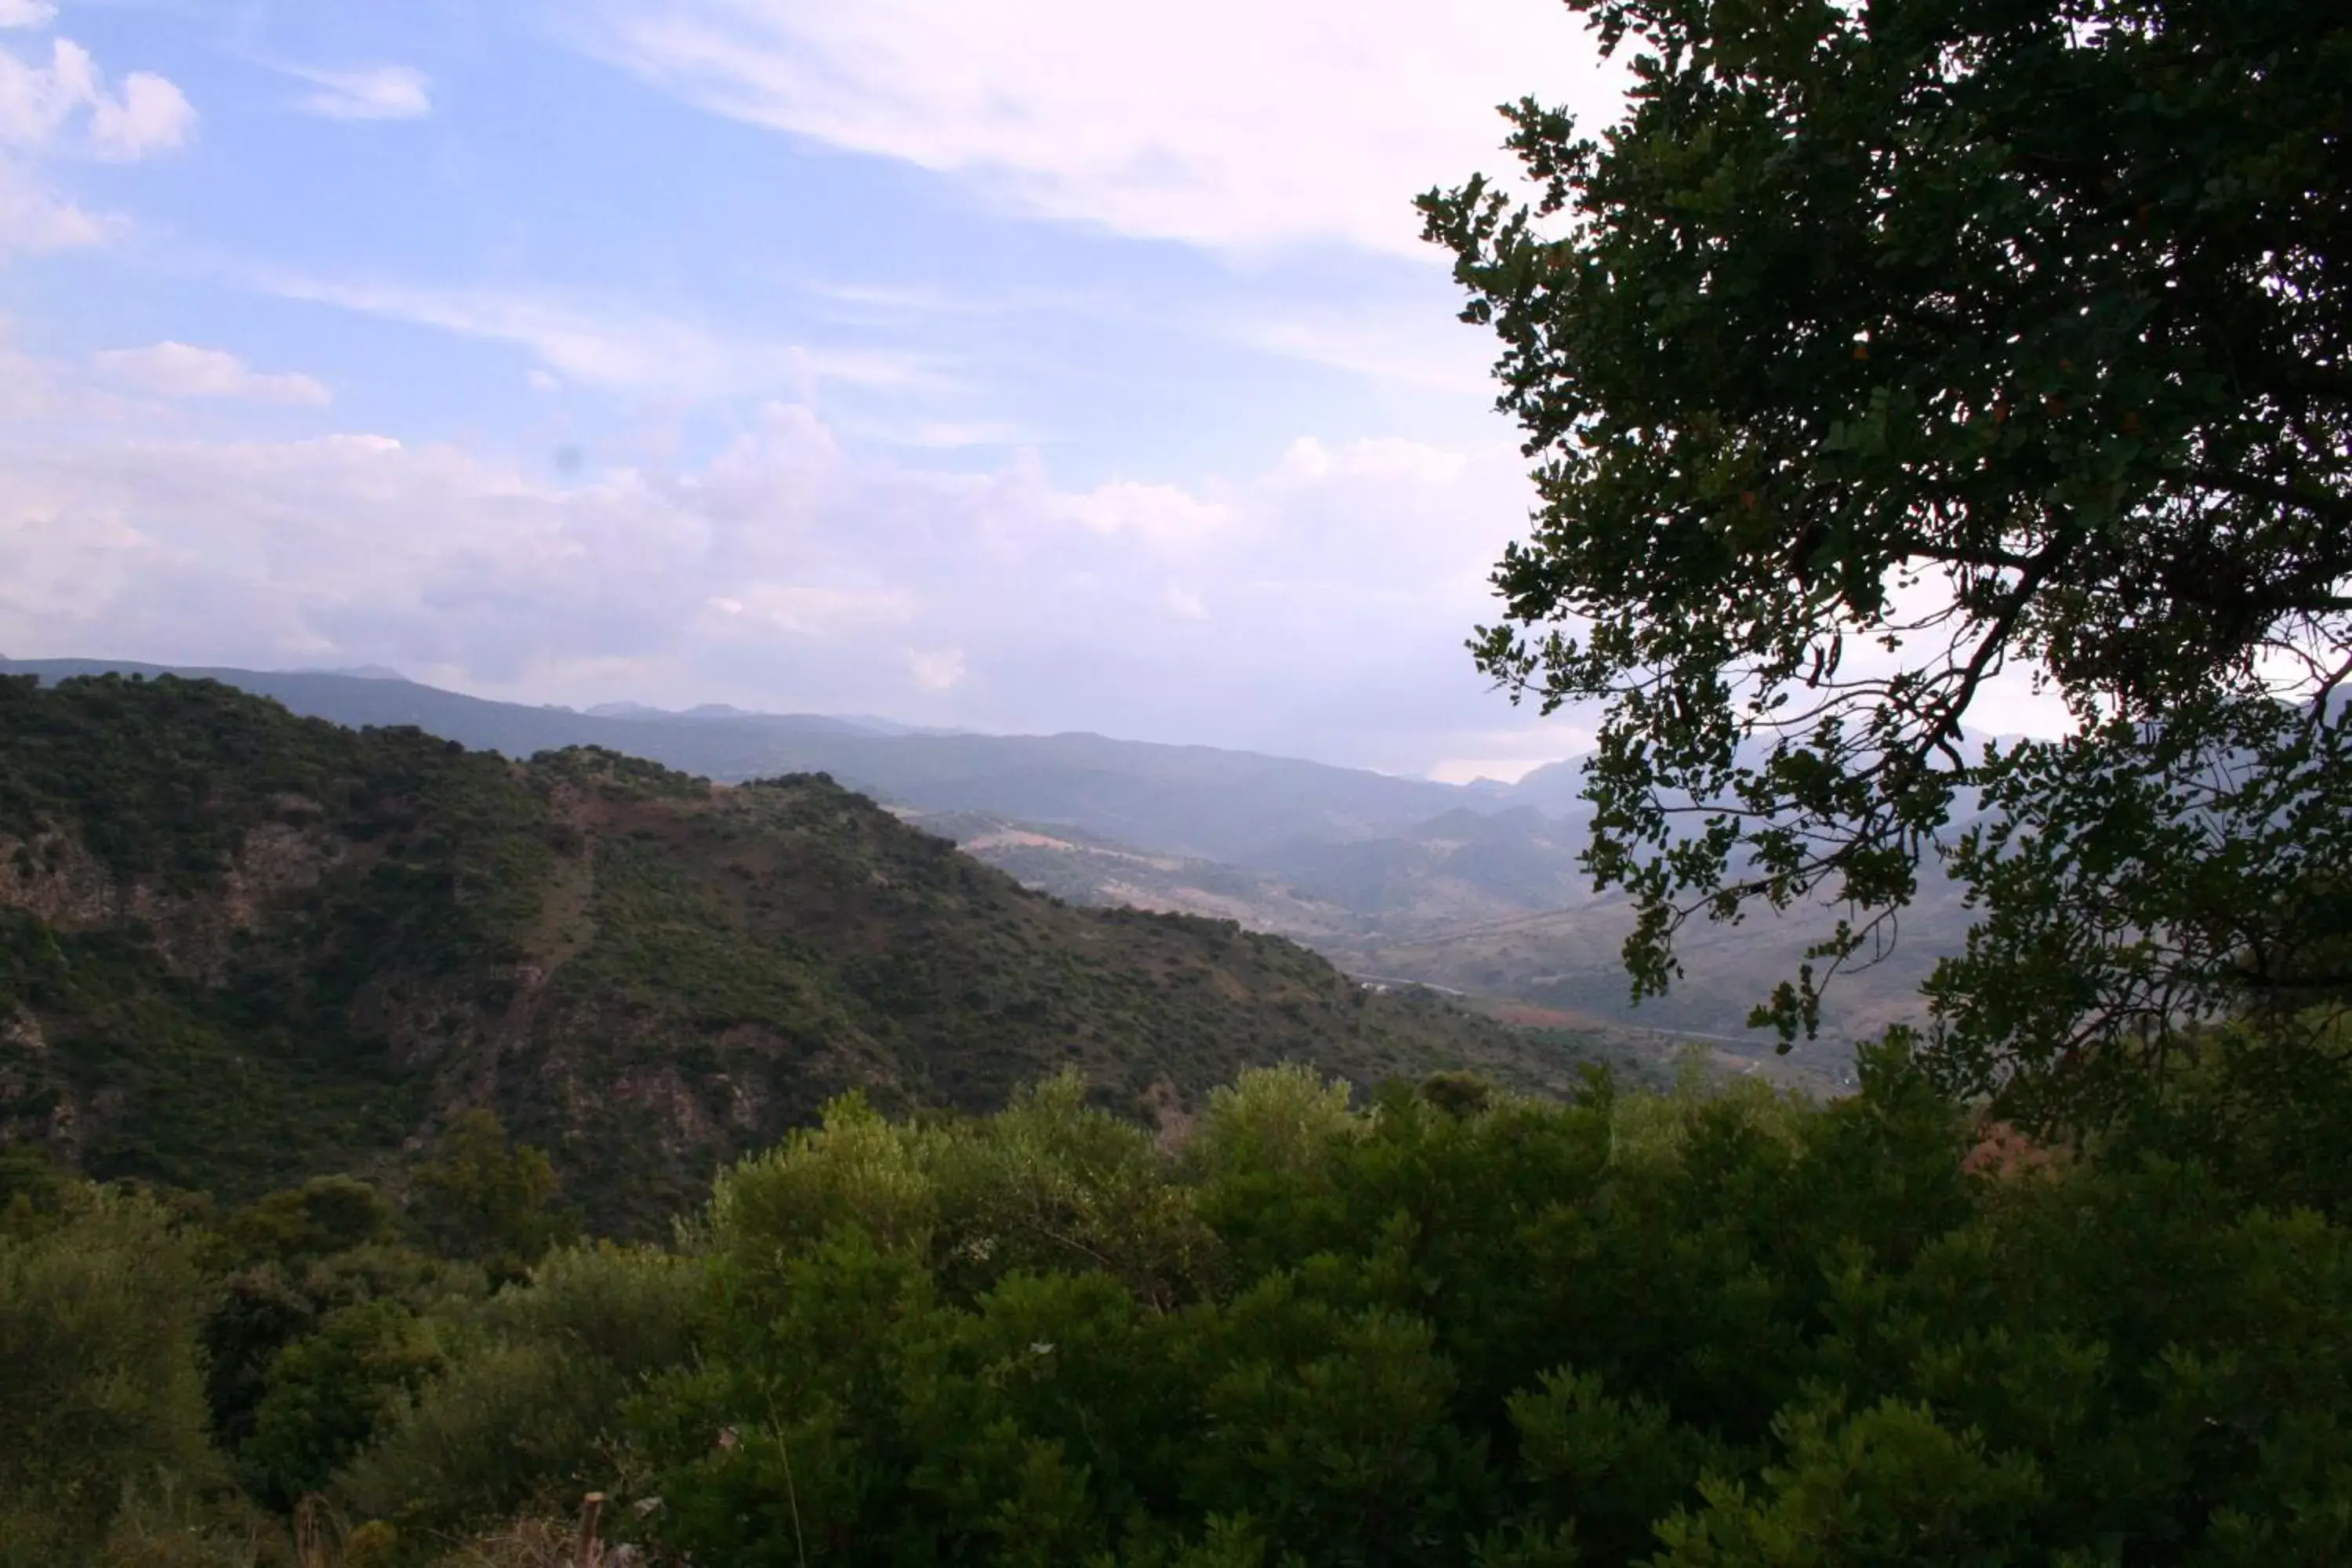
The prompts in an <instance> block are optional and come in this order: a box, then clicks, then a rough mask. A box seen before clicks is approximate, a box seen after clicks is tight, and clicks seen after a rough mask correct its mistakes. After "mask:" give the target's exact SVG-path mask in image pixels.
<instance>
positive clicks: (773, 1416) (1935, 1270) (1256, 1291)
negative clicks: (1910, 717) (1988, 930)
mask: <svg viewBox="0 0 2352 1568" xmlns="http://www.w3.org/2000/svg"><path fill="white" fill-rule="evenodd" d="M2281 1048H2299V1047H2281ZM1457 1089H1458V1086H1457V1085H1453V1084H1446V1085H1442V1086H1441V1087H1440V1089H1439V1093H1438V1099H1439V1100H1441V1101H1443V1103H1435V1102H1433V1101H1432V1100H1428V1099H1425V1098H1423V1097H1421V1096H1416V1095H1413V1094H1411V1093H1407V1092H1404V1091H1402V1090H1398V1091H1392V1092H1390V1093H1389V1094H1387V1095H1385V1096H1384V1097H1383V1098H1382V1099H1381V1100H1380V1102H1379V1104H1378V1105H1377V1107H1376V1108H1375V1109H1374V1110H1372V1111H1371V1112H1370V1114H1369V1115H1367V1114H1364V1113H1360V1112H1356V1111H1351V1110H1349V1108H1348V1106H1347V1102H1346V1099H1345V1097H1344V1095H1343V1094H1335V1093H1333V1092H1331V1091H1330V1090H1328V1089H1324V1088H1322V1087H1321V1086H1319V1085H1318V1084H1317V1083H1316V1082H1315V1080H1314V1079H1312V1078H1311V1077H1307V1076H1304V1075H1298V1074H1271V1075H1258V1076H1255V1077H1253V1078H1251V1079H1246V1080H1244V1082H1243V1083H1242V1084H1240V1085H1239V1086H1237V1087H1236V1088H1235V1089H1234V1090H1232V1091H1229V1092H1227V1093H1224V1094H1222V1095H1220V1096H1219V1097H1218V1099H1217V1100H1216V1101H1215V1103H1214V1105H1213V1108H1212V1109H1211V1110H1210V1112H1209V1115H1208V1117H1207V1120H1206V1121H1205V1122H1204V1124H1203V1125H1202V1129H1201V1130H1200V1132H1199V1135H1198V1138H1197V1141H1196V1142H1194V1143H1193V1144H1192V1147H1191V1148H1190V1149H1189V1150H1188V1151H1187V1152H1186V1153H1185V1155H1184V1156H1183V1157H1182V1158H1181V1161H1180V1162H1178V1163H1174V1164H1169V1163H1157V1162H1155V1161H1153V1160H1152V1159H1151V1158H1150V1156H1149V1154H1148V1152H1145V1151H1143V1150H1140V1149H1136V1150H1133V1151H1131V1152H1120V1150H1119V1148H1118V1140H1117V1138H1116V1137H1115V1136H1113V1134H1112V1128H1111V1127H1110V1126H1109V1125H1108V1124H1103V1123H1099V1122H1097V1121H1095V1120H1094V1115H1095V1113H1092V1112H1089V1111H1087V1110H1086V1109H1085V1107H1084V1106H1083V1105H1082V1104H1081V1103H1079V1101H1078V1100H1076V1098H1075V1096H1074V1094H1073V1086H1064V1087H1062V1088H1059V1089H1048V1090H1046V1091H1044V1092H1043V1093H1041V1094H1040V1095H1038V1096H1037V1097H1034V1098H1032V1099H1029V1100H1024V1101H1023V1102H1022V1103H1021V1104H1020V1105H1019V1106H1018V1107H1016V1108H1015V1109H1014V1110H1013V1111H1011V1112H1009V1113H1008V1114H1007V1115H1006V1116H1004V1117H1003V1118H999V1119H997V1120H995V1121H990V1122H983V1123H977V1124H946V1125H935V1126H916V1125H905V1124H898V1125H894V1124H892V1123H889V1122H887V1121H882V1120H881V1119H879V1118H877V1117H876V1116H875V1115H874V1114H873V1113H872V1112H871V1111H868V1110H864V1109H863V1108H861V1107H858V1106H856V1105H854V1104H851V1105H845V1106H843V1107H841V1108H839V1109H838V1110H836V1112H835V1114H834V1116H833V1117H832V1119H831V1120H830V1121H828V1123H827V1125H826V1128H825V1129H824V1131H822V1132H819V1133H814V1134H807V1135H803V1137H801V1138H799V1139H797V1140H796V1141H795V1142H793V1144H792V1145H791V1146H790V1147H788V1148H787V1149H785V1150H782V1151H780V1152H778V1153H777V1154H775V1155H772V1156H769V1157H766V1158H764V1159H761V1160H759V1161H755V1162H752V1163H749V1164H747V1165H745V1166H743V1167H741V1168H740V1169H739V1170H737V1171H736V1172H734V1173H730V1176H729V1177H728V1178H727V1179H726V1180H725V1181H724V1182H722V1184H721V1186H720V1189H719V1197H718V1199H717V1202H716V1204H715V1205H714V1208H713V1210H712V1213H711V1215H710V1219H709V1226H708V1229H707V1232H698V1233H697V1234H698V1236H700V1237H702V1239H701V1240H700V1241H698V1247H700V1248H701V1249H702V1254H703V1257H704V1258H705V1259H706V1261H705V1264H704V1268H706V1270H707V1275H708V1280H709V1296H708V1297H707V1299H706V1302H705V1308H704V1310H705V1319H704V1321H705V1324H706V1327H705V1329H704V1334H705V1338H704V1342H703V1348H702V1351H701V1353H700V1354H699V1355H698V1357H697V1358H696V1359H695V1360H694V1361H692V1362H691V1363H680V1364H678V1365H677V1367H676V1369H675V1370H674V1371H672V1372H670V1373H667V1375H665V1376H663V1377H661V1378H659V1379H658V1380H657V1381H656V1384H655V1385H654V1386H653V1387H652V1389H651V1390H650V1391H649V1392H647V1393H646V1394H644V1395H642V1396H641V1397H639V1398H637V1399H636V1400H635V1401H634V1402H632V1404H631V1405H630V1406H629V1410H630V1412H631V1413H630V1414H628V1415H626V1416H625V1419H624V1421H623V1425H624V1426H625V1427H626V1428H627V1430H628V1431H629V1433H630V1434H631V1435H632V1436H631V1441H630V1447H631V1451H632V1452H633V1454H634V1458H631V1459H629V1460H628V1461H627V1464H628V1465H635V1466H639V1467H645V1472H644V1474H643V1476H642V1479H640V1480H639V1481H638V1483H637V1484H638V1486H639V1487H640V1488H641V1489H643V1490H644V1491H645V1492H646V1493H647V1494H652V1495H658V1496H659V1497H660V1498H661V1499H662V1502H661V1503H660V1505H659V1507H658V1509H657V1510H654V1511H652V1512H651V1513H650V1515H649V1517H648V1521H647V1523H646V1526H645V1528H646V1529H647V1530H648V1531H650V1532H651V1534H652V1536H653V1537H654V1538H655V1540H656V1542H666V1543H667V1544H669V1545H671V1546H673V1547H676V1548H679V1549H683V1550H688V1551H691V1552H693V1554H694V1555H695V1557H696V1558H697V1560H700V1561H712V1560H717V1561H726V1562H730V1563H794V1564H797V1563H800V1562H802V1561H804V1560H805V1561H845V1562H869V1561H870V1562H905V1561H922V1562H935V1561H955V1560H961V1559H964V1558H986V1559H988V1560H999V1559H1013V1560H1019V1561H1038V1562H1046V1561H1052V1562H1071V1561H1091V1560H1102V1561H1108V1560H1110V1559H1111V1558H1112V1557H1116V1558H1118V1560H1121V1561H1126V1560H1135V1561H1161V1560H1166V1559H1167V1558H1168V1557H1170V1556H1171V1554H1180V1553H1181V1552H1184V1551H1186V1550H1189V1549H1191V1548H1192V1547H1193V1546H1197V1545H1198V1544H1199V1543H1200V1542H1203V1541H1208V1540H1215V1541H1218V1542H1223V1549H1224V1550H1228V1551H1231V1552H1234V1553H1237V1554H1238V1560H1242V1561H1266V1562H1271V1561H1276V1560H1281V1559H1284V1558H1286V1557H1296V1558H1297V1560H1299V1561H1302V1562H1318V1563H1322V1562H1329V1563H1408V1562H1412V1563H1419V1562H1427V1561H1432V1560H1435V1561H1472V1560H1475V1561H1481V1562H1487V1563H1526V1564H1535V1563H1567V1562H1571V1561H1573V1562H1578V1563H1611V1564H1615V1563H1648V1562H1656V1563H1661V1564H1665V1563H1672V1564H1692V1565H1696V1564H1702V1563H1705V1564H1730V1563H1738V1564H1743V1565H1745V1564H1782V1563H1786V1564H1795V1563H1815V1564H1820V1563H1853V1564H1863V1563H1889V1562H1905V1563H1911V1562H1917V1563H1952V1564H1960V1563H1970V1564H1974V1563H2020V1564H2023V1563H2046V1562H2056V1561H2067V1562H2078V1563H2107V1562H2128V1563H2236V1562H2244V1561H2250V1559H2249V1558H2248V1557H2247V1556H2246V1555H2245V1553H2247V1552H2252V1551H2263V1550H2267V1551H2272V1552H2281V1553H2284V1558H2283V1559H2282V1560H2294V1561H2314V1562H2316V1561H2325V1560H2327V1554H2328V1553H2331V1552H2342V1551H2344V1550H2345V1549H2346V1548H2347V1546H2352V1511H2347V1510H2352V1490H2347V1479H2346V1478H2347V1476H2352V1468H2347V1463H2352V1234H2347V1232H2346V1231H2345V1230H2344V1229H2343V1228H2342V1226H2341V1223H2340V1222H2339V1221H2338V1220H2336V1219H2334V1218H2330V1217H2326V1216H2324V1215H2320V1214H2317V1213H2313V1212H2309V1211H2305V1212H2302V1213H2299V1214H2294V1215H2283V1214H2280V1213H2277V1212H2274V1211H2271V1210H2267V1209H2264V1208H2263V1207H2261V1206H2259V1205H2250V1204H2249V1203H2248V1202H2247V1200H2246V1198H2245V1196H2244V1195H2243V1194H2232V1193H2231V1190H2230V1183H2229V1182H2228V1181H2226V1180H2224V1179H2221V1176H2220V1173H2217V1172H2216V1171H2215V1170H2214V1169H2212V1168H2211V1167H2210V1166H2209V1165H2208V1164H2206V1163H2201V1162H2198V1161H2195V1160H2189V1161H2186V1162H2184V1161H2183V1160H2182V1159H2181V1158H2179V1156H2178V1155H2176V1154H2168V1153H2166V1152H2163V1151H2162V1150H2160V1149H2159V1148H2158V1143H2157V1142H2149V1141H2148V1139H2150V1138H2158V1134H2159V1133H2161V1135H2162V1137H2165V1138H2169V1137H2175V1136H2176V1135H2177V1134H2178V1131H2179V1127H2180V1126H2182V1125H2186V1123H2187V1121H2193V1120H2194V1119H2195V1118H2196V1117H2197V1116H2198V1115H2199V1114H2201V1112H2200V1110H2198V1108H2199V1107H2200V1106H2203V1105H2205V1104H2206V1103H2207V1102H2208V1100H2210V1094H2211V1089H2210V1085H2209V1084H2208V1083H2207V1082H2205V1081H2203V1080H2197V1081H2190V1080H2183V1081H2182V1082H2181V1083H2179V1084H2178V1085H2177V1086H2175V1103H2174V1105H2173V1108H2172V1115H2173V1118H2174V1120H2172V1121H2161V1119H2158V1120H2151V1121H2149V1122H2148V1123H2147V1127H2148V1129H2149V1130H2150V1131H2149V1132H2148V1134H2147V1137H2126V1136H2125V1135H2123V1134H2120V1133H2119V1134H2117V1135H2116V1137H2115V1138H2114V1139H2113V1140H2112V1141H2111V1142H2109V1143H2108V1144H2106V1145H2105V1146H2104V1147H2103V1148H2102V1149H2101V1150H2100V1151H2098V1152H2096V1153H2095V1155H2094V1156H2093V1157H2092V1158H2090V1159H2089V1160H2087V1161H2086V1162H2083V1163H2074V1164H2069V1163H2066V1161H2065V1158H2064V1157H2063V1155H2057V1154H2053V1153H2051V1152H2046V1151H2045V1152H2040V1154H2039V1155H2038V1157H2037V1159H2036V1160H2034V1161H2029V1162H2026V1163H2022V1164H2019V1165H2016V1166H2013V1167H2011V1168H2009V1169H2006V1170H2001V1169H1997V1168H1994V1167H1986V1168H1984V1169H1982V1170H1981V1171H1979V1173H1973V1174H1972V1173H1970V1172H1971V1168H1972V1163H1981V1162H1980V1160H1972V1156H1971V1147H1972V1139H1973V1138H1974V1134H1973V1133H1972V1132H1971V1131H1970V1130H1969V1124H1968V1122H1967V1121H1966V1120H1965V1119H1964V1118H1962V1117H1961V1116H1959V1115H1958V1113H1956V1112H1955V1111H1954V1110H1952V1109H1951V1108H1950V1107H1949V1105H1948V1103H1947V1102H1945V1101H1944V1100H1941V1099H1939V1098H1938V1097H1937V1095H1936V1094H1935V1092H1934V1091H1933V1090H1932V1089H1931V1088H1930V1087H1929V1086H1928V1084H1927V1081H1926V1080H1925V1079H1923V1077H1922V1076H1921V1075H1920V1073H1919V1072H1918V1070H1917V1069H1916V1067H1915V1066H1914V1065H1913V1064H1912V1063H1911V1062H1910V1061H1909V1059H1908V1058H1907V1057H1906V1055H1905V1054H1904V1052H1903V1050H1902V1049H1901V1048H1900V1047H1899V1046H1898V1047H1889V1048H1887V1049H1885V1050H1884V1051H1882V1052H1880V1053H1879V1054H1878V1055H1877V1056H1876V1057H1875V1058H1874V1059H1873V1061H1872V1063H1871V1065H1870V1070H1869V1072H1868V1074H1867V1081H1866V1088H1865V1091H1864V1094H1863V1095H1862V1096H1861V1097H1860V1098H1858V1099H1856V1100H1852V1101H1848V1102H1844V1103H1843V1104H1840V1105H1838V1106H1835V1107H1832V1108H1829V1109H1827V1110H1810V1109H1805V1108H1802V1107H1800V1106H1796V1105H1792V1104H1790V1103H1789V1102H1786V1101H1778V1100H1771V1099H1769V1098H1763V1097H1759V1095H1757V1094H1756V1093H1755V1092H1753V1091H1751V1090H1748V1089H1742V1090H1741V1091H1739V1092H1738V1093H1736V1094H1733V1095H1730V1096H1728V1097H1727V1098H1708V1097H1706V1096H1701V1097H1699V1098H1697V1099H1693V1098H1689V1097H1687V1096H1685V1098H1681V1099H1678V1100H1647V1099H1632V1100H1628V1099H1622V1098H1620V1097H1618V1096H1616V1095H1614V1094H1612V1093H1611V1092H1610V1091H1608V1089H1606V1086H1605V1084H1598V1083H1597V1084H1596V1085H1595V1087H1594V1089H1593V1090H1592V1092H1591V1094H1589V1095H1588V1096H1587V1097H1586V1099H1585V1100H1583V1101H1582V1102H1581V1103H1580V1104H1577V1105H1573V1106H1570V1107H1564V1108H1552V1107H1539V1106H1536V1105H1531V1104H1528V1103H1525V1102H1520V1101H1514V1100H1507V1099H1503V1100H1489V1102H1488V1103H1486V1104H1485V1105H1483V1106H1475V1105H1473V1106H1465V1104H1464V1103H1463V1097H1462V1096H1461V1095H1460V1094H1459V1093H1458V1092H1457ZM2225 1098H2226V1097H2225ZM2184 1119H2185V1120H2184ZM2280 1139H2281V1142H2280V1144H2279V1148H2280V1152H2279V1154H2278V1155H2277V1156H2275V1158H2274V1160H2273V1163H2272V1164H2271V1166H2270V1167H2269V1169H2271V1170H2273V1171H2274V1172H2275V1171H2280V1170H2284V1169H2285V1168H2286V1167H2288V1166H2290V1165H2292V1166H2294V1167H2296V1168H2298V1169H2316V1168H2318V1167H2319V1166H2320V1165H2321V1164H2322V1163H2324V1162H2325V1160H2326V1158H2327V1156H2326V1152H2325V1149H2324V1145H2323V1143H2322V1142H2319V1141H2315V1140H2312V1139H2310V1138H2308V1137H2307V1136H2306V1135H2305V1133H2304V1132H2303V1131H2296V1130H2294V1129H2293V1128H2285V1129H2282V1130H2281V1131H2280ZM1107 1140H1108V1141H1107ZM2158 1141H2159V1142H2160V1141H2161V1139H2158ZM1153 1194H1157V1195H1156V1196H1154V1195H1153ZM619 1473H621V1472H617V1471H616V1472H614V1475H615V1476H617V1475H618V1474H619ZM614 1484H618V1482H617V1480H615V1482H614Z"/></svg>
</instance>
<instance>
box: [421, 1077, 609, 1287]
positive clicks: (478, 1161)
mask: <svg viewBox="0 0 2352 1568" xmlns="http://www.w3.org/2000/svg"><path fill="white" fill-rule="evenodd" d="M409 1193H410V1199H409V1203H410V1210H411V1213H412V1215H413V1216H414V1218H415V1221H416V1223H417V1224H418V1225H419V1226H420V1227H421V1228H422V1229H423V1230H424V1232H425V1235H426V1236H428V1237H431V1238H432V1241H433V1243H434V1247H435V1249H436V1251H438V1252H439V1253H441V1254H442V1255H443V1256H445V1257H449V1258H467V1259H469V1260H472V1261H474V1262H478V1263H480V1264H482V1265H483V1266H484V1267H486V1268H488V1269H489V1270H490V1272H491V1273H492V1275H494V1276H498V1277H502V1278H503V1277H516V1276H520V1275H521V1274H523V1273H525V1272H527V1271H528V1270H529V1269H530V1266H531V1265H532V1264H533V1263H536V1262H537V1261H539V1259H540V1257H541V1255H542V1254H543V1253H545V1252H546V1251H547V1249H548V1248H549V1247H552V1246H555V1245H556V1244H557V1243H559V1242H562V1241H566V1240H569V1239H570V1238H571V1237H572V1236H573V1235H574V1234H575V1233H576V1232H577V1231H578V1229H579V1222H578V1219H577V1217H576V1216H574V1215H571V1214H569V1213H567V1212H565V1211H564V1210H562V1208H560V1207H558V1206H557V1205H556V1203H555V1194H556V1180H555V1168H554V1167H553V1166H552V1165H551V1164H549V1163H548V1160H547V1155H546V1154H545V1153H544V1152H541V1151H540V1150H538V1149H534V1148H532V1147H530V1145H529V1144H524V1145H523V1146H522V1147H520V1148H517V1147H515V1146H514V1145H513V1144H512V1143H510V1142H508V1140H507V1133H506V1129H505V1128H504V1127H502V1126H500V1125H499V1119H498V1116H497V1114H496V1113H495V1112H493V1111H488V1110H468V1111H466V1112H464V1113H463V1114H461V1115H459V1116H458V1117H457V1120H456V1121H453V1122H451V1123H450V1124H449V1126H448V1128H447V1129H446V1130H445V1131H443V1132H442V1134H441V1137H440V1139H439V1141H438V1142H436V1144H435V1145H434V1148H433V1152H432V1154H431V1156H430V1157H429V1158H428V1159H426V1160H425V1162H424V1163H422V1164H420V1165H419V1166H417V1168H416V1170H415V1173H414V1174H413V1175H412V1176H411V1177H410V1178H409Z"/></svg>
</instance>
